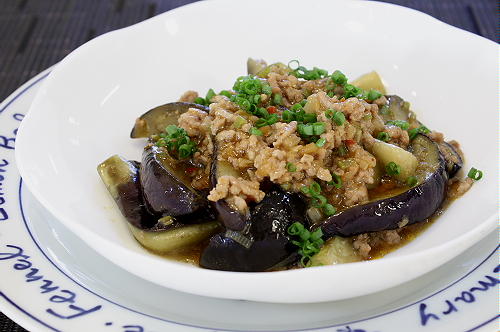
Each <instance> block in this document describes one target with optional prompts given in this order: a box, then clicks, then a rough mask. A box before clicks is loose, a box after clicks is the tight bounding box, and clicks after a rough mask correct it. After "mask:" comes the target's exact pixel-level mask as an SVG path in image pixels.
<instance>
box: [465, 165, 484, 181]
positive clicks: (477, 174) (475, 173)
mask: <svg viewBox="0 0 500 332" xmlns="http://www.w3.org/2000/svg"><path fill="white" fill-rule="evenodd" d="M467 176H468V177H469V178H471V179H472V180H475V181H478V180H481V178H482V177H483V172H482V171H480V170H478V169H476V168H474V167H472V168H471V169H470V170H469V173H467Z"/></svg>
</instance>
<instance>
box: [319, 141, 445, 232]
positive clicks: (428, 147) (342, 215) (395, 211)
mask: <svg viewBox="0 0 500 332" xmlns="http://www.w3.org/2000/svg"><path fill="white" fill-rule="evenodd" d="M410 151H411V152H412V153H413V154H414V155H415V156H416V157H417V159H418V161H419V164H418V166H417V170H416V173H415V176H416V178H417V180H418V182H417V184H416V185H415V186H414V187H412V188H410V189H408V190H407V191H405V192H403V193H401V194H399V195H396V196H393V197H389V198H385V199H381V200H377V201H374V202H369V203H367V204H363V205H357V206H354V207H351V208H348V209H346V210H344V211H341V212H339V213H337V214H335V215H333V216H331V217H329V218H327V219H326V220H325V221H323V222H322V223H320V224H318V225H317V226H315V227H321V228H322V230H323V234H324V235H325V237H327V238H328V237H332V236H334V235H340V236H353V235H357V234H361V233H367V232H376V231H382V230H388V229H397V228H399V227H400V226H401V225H404V224H412V223H415V222H419V221H424V220H426V219H427V218H429V217H430V216H432V214H434V212H435V211H436V210H437V209H438V208H439V207H440V206H441V204H442V202H443V200H444V198H445V191H446V183H447V181H448V174H447V173H446V169H445V161H444V158H443V156H442V155H441V152H440V151H439V148H438V146H437V144H436V143H435V142H434V141H432V140H431V139H430V138H429V137H427V136H425V135H422V134H419V135H417V137H416V138H415V139H414V140H413V141H412V143H411V145H410Z"/></svg>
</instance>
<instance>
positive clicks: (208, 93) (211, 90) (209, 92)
mask: <svg viewBox="0 0 500 332" xmlns="http://www.w3.org/2000/svg"><path fill="white" fill-rule="evenodd" d="M215 95H216V94H215V91H214V89H210V90H208V92H207V95H206V97H205V100H206V101H207V104H208V103H210V100H212V98H213V97H215Z"/></svg>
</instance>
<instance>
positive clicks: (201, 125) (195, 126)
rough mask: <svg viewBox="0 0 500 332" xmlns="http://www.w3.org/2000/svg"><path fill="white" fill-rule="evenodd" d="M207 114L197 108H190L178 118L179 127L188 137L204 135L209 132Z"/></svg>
mask: <svg viewBox="0 0 500 332" xmlns="http://www.w3.org/2000/svg"><path fill="white" fill-rule="evenodd" d="M207 117H208V114H207V113H206V112H204V111H202V110H199V109H197V108H190V109H188V111H187V112H185V113H182V114H181V115H180V116H179V120H178V121H179V127H181V128H183V129H184V130H186V132H187V133H188V135H189V136H191V137H193V136H200V135H206V134H207V133H208V132H209V131H210V120H211V119H206V118H207Z"/></svg>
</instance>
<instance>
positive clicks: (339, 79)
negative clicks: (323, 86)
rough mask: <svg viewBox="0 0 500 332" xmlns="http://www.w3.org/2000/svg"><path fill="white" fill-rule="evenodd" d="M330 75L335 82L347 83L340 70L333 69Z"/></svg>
mask: <svg viewBox="0 0 500 332" xmlns="http://www.w3.org/2000/svg"><path fill="white" fill-rule="evenodd" d="M331 77H332V81H333V82H334V83H335V84H338V85H344V84H346V83H347V77H346V76H345V75H344V74H343V73H342V72H341V71H340V70H336V71H334V72H333V73H332V76H331Z"/></svg>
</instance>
